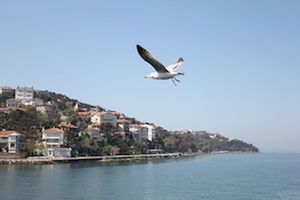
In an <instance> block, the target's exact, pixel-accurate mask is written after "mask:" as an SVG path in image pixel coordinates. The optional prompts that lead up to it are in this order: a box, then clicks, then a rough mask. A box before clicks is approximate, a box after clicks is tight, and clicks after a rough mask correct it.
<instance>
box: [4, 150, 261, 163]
mask: <svg viewBox="0 0 300 200" xmlns="http://www.w3.org/2000/svg"><path fill="white" fill-rule="evenodd" d="M222 153H257V152H229V151H219V152H211V153H200V152H199V153H161V154H138V155H113V156H81V157H65V158H49V157H29V158H23V159H0V165H44V164H56V163H74V162H80V161H94V162H95V161H96V162H124V161H127V162H128V161H139V160H153V159H161V158H181V157H193V156H199V155H209V154H222Z"/></svg>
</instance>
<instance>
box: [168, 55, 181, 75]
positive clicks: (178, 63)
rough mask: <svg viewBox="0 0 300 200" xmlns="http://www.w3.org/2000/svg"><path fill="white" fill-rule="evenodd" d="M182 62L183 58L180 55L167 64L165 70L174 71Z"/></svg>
mask: <svg viewBox="0 0 300 200" xmlns="http://www.w3.org/2000/svg"><path fill="white" fill-rule="evenodd" d="M183 62H184V60H183V58H181V57H180V58H179V59H178V61H177V62H176V63H175V64H172V65H169V66H168V67H167V70H168V71H169V72H172V71H175V70H176V69H177V68H178V67H179V66H180V65H181V64H182V63H183Z"/></svg>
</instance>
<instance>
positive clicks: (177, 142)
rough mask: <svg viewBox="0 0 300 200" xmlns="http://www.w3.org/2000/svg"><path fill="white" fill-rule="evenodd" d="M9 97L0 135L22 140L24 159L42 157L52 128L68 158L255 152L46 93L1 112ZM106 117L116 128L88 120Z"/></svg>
mask: <svg viewBox="0 0 300 200" xmlns="http://www.w3.org/2000/svg"><path fill="white" fill-rule="evenodd" d="M14 95H15V94H14V92H13V91H10V92H6V93H2V94H0V129H1V130H13V131H17V132H19V133H22V134H24V135H25V139H26V152H27V153H28V154H29V155H37V154H38V153H39V152H41V151H42V149H43V148H44V147H43V140H42V139H41V133H42V131H43V130H44V129H48V128H53V127H56V128H62V129H63V130H64V131H65V139H64V147H70V148H72V155H73V156H79V155H107V154H139V153H147V152H149V149H156V150H158V151H161V152H204V153H210V152H215V151H229V152H258V151H259V149H258V148H256V147H255V146H253V145H251V144H247V143H245V142H243V141H240V140H237V139H229V138H226V137H224V136H222V135H220V134H215V133H209V132H205V131H174V132H170V131H167V130H165V129H164V128H162V127H159V126H158V127H157V126H155V125H154V124H152V123H149V122H148V123H142V122H140V121H138V120H136V119H135V118H134V117H128V116H126V115H125V114H123V113H120V112H116V111H109V112H108V111H107V110H106V109H104V108H101V107H100V106H93V105H90V104H87V103H82V102H79V101H78V100H75V99H72V98H69V97H67V96H65V95H62V94H57V93H54V92H49V91H40V90H35V91H34V101H26V102H25V103H24V101H23V102H21V103H20V102H19V101H18V104H17V105H18V106H17V107H15V108H8V107H6V104H7V100H8V101H16V100H14V99H13V98H14ZM28 102H29V103H28ZM30 102H31V104H30ZM34 102H39V104H34ZM27 104H30V105H27ZM41 107H42V108H43V107H45V108H48V107H49V108H51V110H50V111H51V112H50V111H49V112H45V111H44V110H40V108H41ZM105 113H106V114H107V113H108V114H110V115H111V116H115V123H101V124H97V123H94V122H93V120H92V118H93V117H95V116H97V115H99V116H101V115H104V114H105ZM147 127H148V128H149V127H155V129H154V130H155V132H153V136H151V139H149V135H148V136H147V135H146V136H145V133H146V134H147V133H148V134H149V129H147V130H146V132H145V128H147ZM90 130H94V131H96V132H94V133H93V134H94V135H91V133H90V132H89V131H90ZM151 130H152V129H151ZM147 131H148V132H147ZM147 137H148V139H147ZM0 151H1V149H0ZM2 151H3V148H2Z"/></svg>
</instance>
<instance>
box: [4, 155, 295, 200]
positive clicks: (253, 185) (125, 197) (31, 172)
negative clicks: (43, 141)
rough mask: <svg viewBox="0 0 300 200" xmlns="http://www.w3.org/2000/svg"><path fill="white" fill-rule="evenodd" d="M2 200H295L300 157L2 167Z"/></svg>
mask: <svg viewBox="0 0 300 200" xmlns="http://www.w3.org/2000/svg"><path fill="white" fill-rule="evenodd" d="M0 199H3V200H18V199H20V200H31V199H37V200H44V199H45V200H46V199H49V200H53V199H63V200H65V199H70V200H76V199H88V200H93V199H101V200H110V199H113V200H117V199H122V200H135V199H136V200H159V199H164V200H177V199H178V200H179V199H180V200H182V199H188V200H194V199H197V200H198V199H212V200H235V199H241V200H248V199H249V200H256V199H261V200H268V199H270V200H276V199H284V200H299V199H300V154H267V153H261V154H219V155H209V156H199V157H195V158H183V159H168V160H159V161H147V162H139V163H119V164H118V163H108V164H107V163H106V164H101V163H91V162H88V163H80V164H78V163H77V164H56V165H43V166H0Z"/></svg>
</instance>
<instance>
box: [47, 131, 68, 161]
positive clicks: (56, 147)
mask: <svg viewBox="0 0 300 200" xmlns="http://www.w3.org/2000/svg"><path fill="white" fill-rule="evenodd" d="M42 140H43V144H44V146H45V151H44V155H45V156H48V157H70V156H71V150H72V149H71V148H64V147H63V145H64V131H63V130H62V129H58V128H50V129H46V130H43V131H42Z"/></svg>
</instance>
